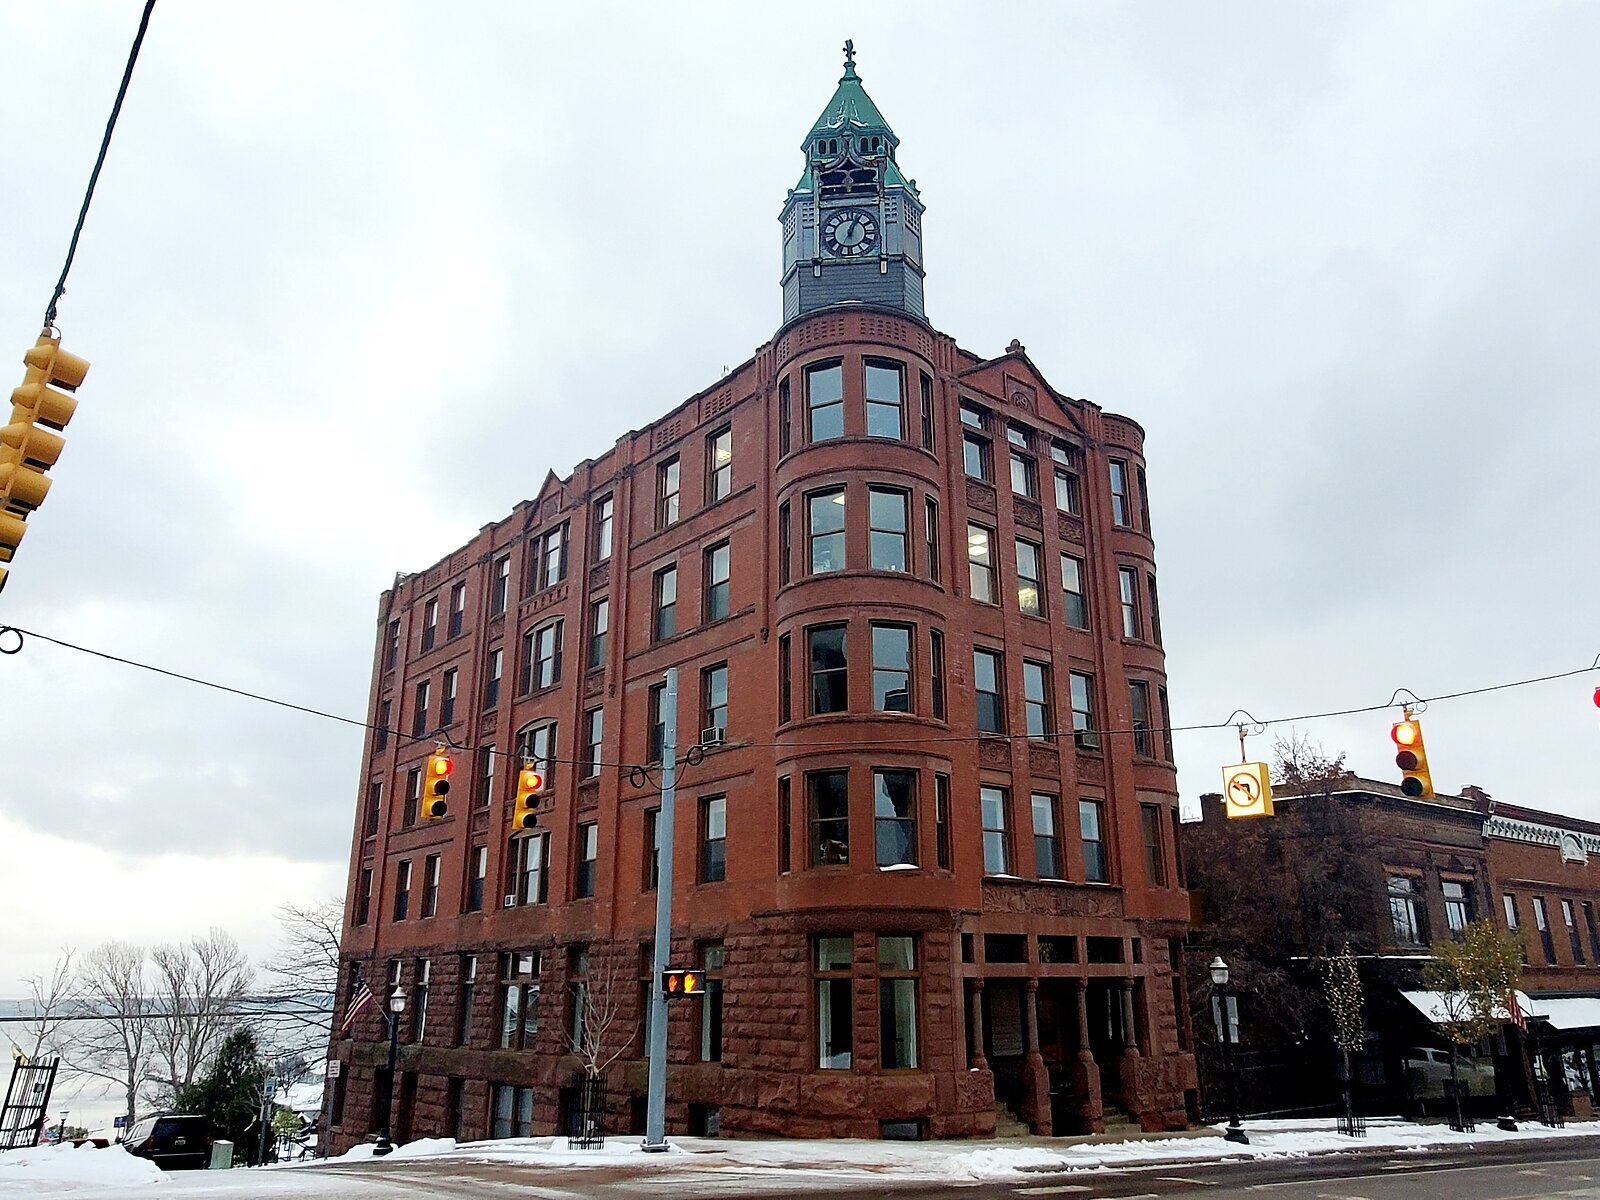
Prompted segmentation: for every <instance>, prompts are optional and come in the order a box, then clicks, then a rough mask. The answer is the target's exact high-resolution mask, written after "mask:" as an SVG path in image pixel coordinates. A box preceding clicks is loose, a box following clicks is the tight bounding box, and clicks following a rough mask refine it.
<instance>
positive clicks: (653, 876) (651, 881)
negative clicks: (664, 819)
mask: <svg viewBox="0 0 1600 1200" xmlns="http://www.w3.org/2000/svg"><path fill="white" fill-rule="evenodd" d="M660 882H661V810H660V809H659V808H647V809H645V810H644V890H645V891H647V892H653V891H655V890H656V886H657V885H658V884H659V883H660Z"/></svg>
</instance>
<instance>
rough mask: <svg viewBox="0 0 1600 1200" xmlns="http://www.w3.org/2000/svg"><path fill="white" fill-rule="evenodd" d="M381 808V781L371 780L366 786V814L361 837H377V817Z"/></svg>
mask: <svg viewBox="0 0 1600 1200" xmlns="http://www.w3.org/2000/svg"><path fill="white" fill-rule="evenodd" d="M382 807H383V781H382V780H381V779H374V780H371V781H370V782H369V783H368V784H367V814H366V821H365V823H364V832H363V833H362V836H363V837H377V836H378V817H379V812H380V810H381V809H382Z"/></svg>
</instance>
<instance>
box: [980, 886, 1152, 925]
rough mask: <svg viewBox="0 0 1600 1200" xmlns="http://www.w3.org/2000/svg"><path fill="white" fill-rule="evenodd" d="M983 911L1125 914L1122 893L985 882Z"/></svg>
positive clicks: (1117, 915) (1064, 915) (1080, 915)
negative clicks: (1123, 912)
mask: <svg viewBox="0 0 1600 1200" xmlns="http://www.w3.org/2000/svg"><path fill="white" fill-rule="evenodd" d="M983 911H984V912H1001V913H1025V914H1028V915H1031V916H1043V917H1113V918H1114V917H1121V916H1122V915H1123V914H1122V893H1121V892H1114V891H1110V890H1101V889H1099V888H1073V887H1040V886H1036V885H1034V886H1030V885H1029V884H1026V883H991V882H990V881H989V880H987V879H986V880H984V882H983Z"/></svg>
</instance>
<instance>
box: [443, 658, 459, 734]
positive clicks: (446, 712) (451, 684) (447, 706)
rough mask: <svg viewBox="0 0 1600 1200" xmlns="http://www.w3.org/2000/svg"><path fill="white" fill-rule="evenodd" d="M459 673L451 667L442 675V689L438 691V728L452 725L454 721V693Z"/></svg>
mask: <svg viewBox="0 0 1600 1200" xmlns="http://www.w3.org/2000/svg"><path fill="white" fill-rule="evenodd" d="M459 679H460V677H459V672H457V670H456V669H455V668H454V667H451V668H450V669H449V670H448V671H446V672H445V673H444V679H443V680H442V683H443V685H444V686H443V687H441V688H440V689H439V727H440V728H441V729H443V728H444V727H446V726H448V725H453V724H454V723H455V719H456V691H457V684H458V683H459Z"/></svg>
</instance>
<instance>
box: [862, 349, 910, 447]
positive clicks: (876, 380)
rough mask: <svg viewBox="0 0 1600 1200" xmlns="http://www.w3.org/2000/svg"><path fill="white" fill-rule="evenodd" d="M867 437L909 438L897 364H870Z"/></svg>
mask: <svg viewBox="0 0 1600 1200" xmlns="http://www.w3.org/2000/svg"><path fill="white" fill-rule="evenodd" d="M865 390H866V393H867V436H868V437H885V438H900V437H904V436H905V429H904V426H905V421H904V419H903V413H902V410H903V408H904V404H905V401H904V399H903V398H902V394H901V384H900V368H899V366H897V365H896V364H894V363H885V362H873V361H871V360H870V359H869V360H868V361H867V364H866V381H865Z"/></svg>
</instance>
